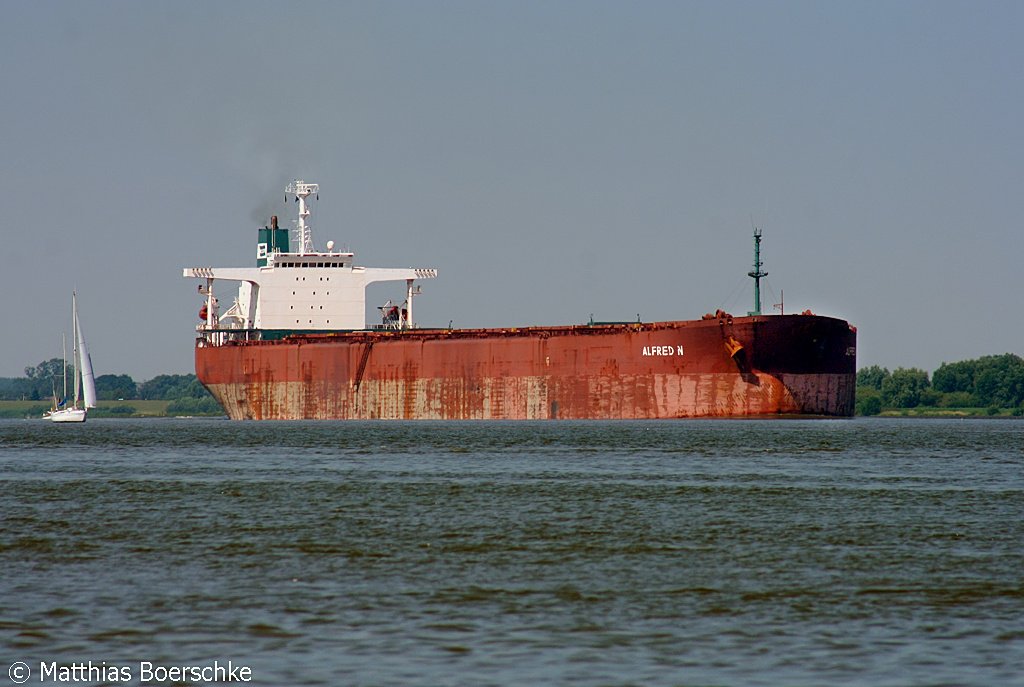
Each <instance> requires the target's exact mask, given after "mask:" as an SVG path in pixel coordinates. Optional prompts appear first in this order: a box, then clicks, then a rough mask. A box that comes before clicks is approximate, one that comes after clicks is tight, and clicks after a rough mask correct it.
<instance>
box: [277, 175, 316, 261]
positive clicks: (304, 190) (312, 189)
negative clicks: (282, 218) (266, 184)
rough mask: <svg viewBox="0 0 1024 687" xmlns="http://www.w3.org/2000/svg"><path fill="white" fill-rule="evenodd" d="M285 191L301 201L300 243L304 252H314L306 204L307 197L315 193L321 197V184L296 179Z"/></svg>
mask: <svg viewBox="0 0 1024 687" xmlns="http://www.w3.org/2000/svg"><path fill="white" fill-rule="evenodd" d="M284 192H285V193H289V194H291V195H293V196H295V200H297V201H298V202H299V223H298V234H299V237H298V238H299V244H300V245H301V246H302V252H303V253H304V254H309V253H312V252H313V230H312V229H311V228H310V227H309V225H308V224H306V219H308V218H309V215H310V214H311V213H310V211H309V206H308V205H307V204H306V199H307V198H309V197H310V196H311V195H313V194H317V196H316V197H317V198H319V197H320V195H319V193H320V185H319V184H307V183H306V182H305V181H302V180H301V179H296V180H295V181H293V182H292V183H290V184H288V188H286V189H285V190H284Z"/></svg>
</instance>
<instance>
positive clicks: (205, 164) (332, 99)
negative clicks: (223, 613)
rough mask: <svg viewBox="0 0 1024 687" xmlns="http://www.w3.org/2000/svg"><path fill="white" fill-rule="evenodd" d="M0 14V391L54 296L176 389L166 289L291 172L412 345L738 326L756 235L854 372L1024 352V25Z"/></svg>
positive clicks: (388, 14) (236, 239)
mask: <svg viewBox="0 0 1024 687" xmlns="http://www.w3.org/2000/svg"><path fill="white" fill-rule="evenodd" d="M2 9H3V20H2V24H0V55H2V59H3V68H2V70H0V92H2V97H3V104H2V106H0V123H2V140H3V146H2V157H0V160H2V161H0V182H2V188H3V193H2V196H3V200H2V201H0V208H2V222H0V227H2V229H0V231H2V236H3V244H2V245H3V247H4V255H3V267H2V269H0V275H2V276H0V287H2V292H3V294H4V299H3V305H2V306H0V307H2V313H0V314H2V318H3V322H4V325H3V329H4V332H3V336H2V338H0V351H2V356H0V363H2V365H0V376H19V375H21V374H22V371H23V369H24V368H25V367H26V366H28V365H34V364H36V363H38V362H40V361H41V360H44V359H47V358H50V357H53V356H55V355H59V353H60V333H61V332H62V331H65V330H68V329H69V323H68V321H69V319H70V296H71V289H72V288H73V287H75V288H77V289H78V292H79V298H80V309H81V312H82V317H83V327H84V329H85V334H86V337H87V339H88V340H89V343H90V347H91V349H92V355H93V362H94V365H95V368H96V372H97V374H105V373H127V374H130V375H132V376H133V377H135V378H136V380H139V381H141V380H144V379H148V378H150V377H152V376H154V375H156V374H159V373H163V372H175V373H185V372H191V371H192V346H193V334H194V329H193V327H194V325H195V323H196V321H197V311H198V310H199V307H200V305H201V303H200V299H199V297H198V296H197V295H196V292H195V290H196V282H195V281H194V280H185V279H183V278H182V277H181V268H182V267H186V266H198V265H216V266H246V265H251V264H253V261H254V258H255V241H256V227H257V226H258V225H260V224H262V223H264V222H265V221H266V220H267V217H268V216H269V215H270V214H271V213H272V212H277V213H278V214H280V215H281V216H282V218H287V219H291V215H290V213H291V212H292V211H293V208H294V205H292V206H286V205H284V204H283V203H282V197H283V193H282V189H283V187H284V185H285V184H286V183H287V181H288V180H289V179H291V178H297V177H298V178H303V179H305V180H307V181H315V182H318V183H319V184H320V187H321V194H320V202H319V204H318V205H317V206H316V208H315V212H316V215H315V216H314V237H315V239H316V241H317V244H318V246H322V245H323V244H324V243H325V242H326V241H327V240H328V239H334V240H335V241H336V242H337V243H338V244H339V245H344V246H348V247H350V248H351V249H352V250H354V251H355V252H356V258H357V261H358V263H359V264H364V265H367V266H376V267H436V268H438V270H439V271H440V275H439V278H438V279H436V280H433V281H429V282H425V283H424V284H423V291H424V293H423V296H422V297H421V298H420V299H419V300H418V301H417V309H416V313H417V319H418V320H419V323H420V324H421V326H431V325H442V326H447V324H448V322H449V320H453V321H454V324H455V326H522V325H531V324H570V323H580V322H585V321H586V320H587V319H588V318H589V317H590V315H591V314H593V316H594V317H595V318H596V319H599V320H620V319H634V318H635V317H636V316H637V314H638V313H639V314H640V315H641V317H642V318H643V319H644V320H667V319H691V318H699V317H700V316H701V315H702V314H703V313H705V312H708V311H713V310H715V308H719V307H723V308H726V309H728V310H730V311H732V312H734V313H737V314H741V313H745V312H746V311H747V310H748V309H749V308H750V300H751V294H752V285H751V283H750V282H751V280H750V279H749V278H747V277H746V276H745V274H746V272H747V271H748V270H750V263H751V261H752V254H751V253H752V249H751V239H750V233H751V222H752V221H753V222H754V223H756V224H757V225H758V226H761V227H763V230H764V245H763V254H762V256H763V259H764V262H765V268H766V269H767V271H768V273H769V277H768V280H767V282H768V285H767V288H766V294H767V295H766V297H765V302H766V307H767V308H770V306H771V304H772V303H775V302H778V300H777V298H773V294H774V295H775V296H777V295H778V294H779V293H780V292H782V291H784V292H785V301H786V309H787V311H797V310H803V309H805V308H810V309H812V310H813V311H814V312H816V313H821V314H828V315H834V316H837V317H842V318H845V319H848V320H849V321H850V322H851V323H853V324H854V325H856V326H857V328H858V330H859V357H858V364H859V365H860V366H865V365H871V364H876V363H877V364H880V365H884V366H887V367H890V368H893V367H897V366H920V367H924V368H926V369H928V370H929V371H932V370H934V369H935V368H936V367H937V366H938V365H939V364H940V363H941V362H943V361H952V360H959V359H964V358H969V357H976V356H980V355H985V354H990V353H1004V352H1007V351H1010V352H1015V353H1018V354H1022V353H1024V316H1022V315H1024V313H1022V306H1021V302H1022V300H1024V296H1022V289H1021V285H1020V282H1021V279H1020V269H1021V261H1022V254H1024V238H1022V234H1021V232H1022V227H1021V221H1020V218H1021V216H1022V214H1024V209H1022V207H1021V202H1020V201H1021V198H1022V196H1024V173H1022V169H1024V136H1022V131H1024V81H1022V74H1024V41H1022V39H1021V27H1022V26H1024V3H1021V2H1006V3H998V2H957V3H950V2H935V1H928V2H767V1H758V2H699V3H693V2H682V1H674V2H625V1H623V2H596V1H594V0H585V1H580V2H559V1H552V0H544V1H542V2H523V1H521V0H516V1H514V2H486V1H483V2H481V1H478V0H472V1H470V0H467V1H465V2H421V1H417V2H358V3H346V2H325V3H320V2H303V3H284V2H267V3H258V2H249V1H246V2H102V1H96V2H18V3H15V2H7V3H4V4H3V7H2ZM401 288H402V287H401V286H396V287H395V288H394V289H393V290H392V291H390V292H389V291H388V290H387V288H386V287H385V288H384V289H383V290H381V289H380V287H375V288H374V290H373V291H371V294H370V297H371V300H373V304H374V305H375V304H377V303H378V301H379V302H383V300H384V299H386V298H387V297H388V296H390V295H393V296H395V297H396V299H397V298H400V292H401ZM222 295H223V296H227V294H226V293H222ZM224 300H225V301H228V302H230V298H225V299H224Z"/></svg>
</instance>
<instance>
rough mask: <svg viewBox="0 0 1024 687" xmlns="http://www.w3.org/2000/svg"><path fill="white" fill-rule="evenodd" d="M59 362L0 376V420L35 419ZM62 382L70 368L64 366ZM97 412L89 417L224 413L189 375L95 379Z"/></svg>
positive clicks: (58, 387) (55, 382)
mask: <svg viewBox="0 0 1024 687" xmlns="http://www.w3.org/2000/svg"><path fill="white" fill-rule="evenodd" d="M62 366H63V361H62V360H61V359H60V358H52V359H50V360H46V361H43V362H41V363H39V364H38V365H36V366H35V367H27V368H25V376H24V377H0V418H38V417H42V415H43V413H44V412H46V411H48V410H50V408H51V407H52V406H53V395H54V393H55V392H57V391H63V385H64V376H63V370H62V369H61V368H62ZM67 372H68V379H69V380H70V379H71V367H70V365H69V366H68V370H67ZM96 398H97V404H96V405H97V407H96V408H94V409H92V410H90V411H89V417H90V418H94V417H95V418H104V417H185V416H189V417H191V416H205V417H218V416H223V415H224V410H223V409H222V408H221V407H220V404H219V403H217V400H216V399H215V398H213V396H211V395H210V392H209V391H207V390H206V388H205V387H204V386H203V385H202V384H200V383H199V380H198V379H196V376H195V375H191V374H189V375H158V376H156V377H154V378H153V379H150V380H148V381H145V382H141V383H136V382H135V380H134V379H132V378H131V377H130V376H128V375H100V376H98V377H96Z"/></svg>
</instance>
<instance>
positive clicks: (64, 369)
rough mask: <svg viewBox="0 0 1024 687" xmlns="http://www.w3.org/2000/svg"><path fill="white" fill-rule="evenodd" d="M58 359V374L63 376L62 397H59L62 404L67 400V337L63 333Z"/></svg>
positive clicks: (61, 334)
mask: <svg viewBox="0 0 1024 687" xmlns="http://www.w3.org/2000/svg"><path fill="white" fill-rule="evenodd" d="M60 359H61V361H62V365H61V366H60V372H61V374H62V375H64V395H63V396H62V397H61V398H63V401H61V403H64V402H66V401H67V400H68V335H67V334H65V333H64V332H61V333H60Z"/></svg>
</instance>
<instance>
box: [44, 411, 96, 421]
mask: <svg viewBox="0 0 1024 687" xmlns="http://www.w3.org/2000/svg"><path fill="white" fill-rule="evenodd" d="M85 415H86V411H85V409H84V408H65V409H64V410H55V411H53V412H52V413H50V414H49V415H48V416H47V419H49V420H50V421H51V422H85Z"/></svg>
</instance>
